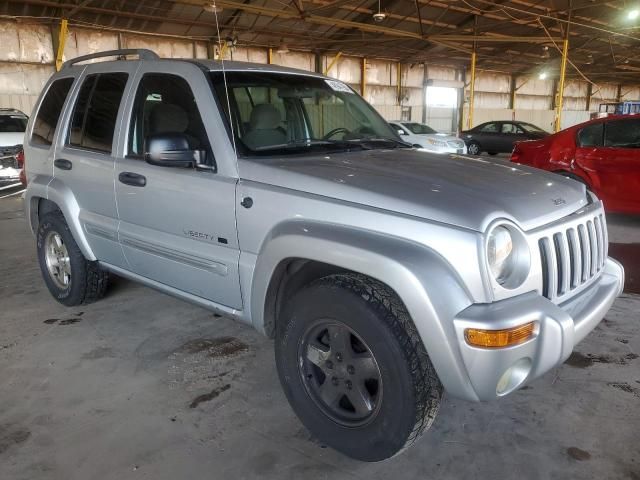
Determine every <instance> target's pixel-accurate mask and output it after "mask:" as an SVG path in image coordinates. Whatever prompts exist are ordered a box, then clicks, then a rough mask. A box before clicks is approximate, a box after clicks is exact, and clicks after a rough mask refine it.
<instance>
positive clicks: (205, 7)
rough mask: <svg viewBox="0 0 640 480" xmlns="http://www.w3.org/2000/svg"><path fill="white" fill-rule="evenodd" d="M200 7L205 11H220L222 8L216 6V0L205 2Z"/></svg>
mask: <svg viewBox="0 0 640 480" xmlns="http://www.w3.org/2000/svg"><path fill="white" fill-rule="evenodd" d="M202 9H203V10H204V11H205V12H209V13H222V11H223V10H224V9H223V8H222V7H219V6H217V5H216V2H208V3H205V4H204V5H203V6H202Z"/></svg>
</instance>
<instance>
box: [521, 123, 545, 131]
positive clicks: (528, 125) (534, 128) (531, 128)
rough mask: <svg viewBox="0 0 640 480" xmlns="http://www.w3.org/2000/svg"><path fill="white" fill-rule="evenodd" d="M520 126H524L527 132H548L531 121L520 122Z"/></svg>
mask: <svg viewBox="0 0 640 480" xmlns="http://www.w3.org/2000/svg"><path fill="white" fill-rule="evenodd" d="M520 126H521V127H522V128H524V129H525V130H526V131H527V132H538V133H548V132H546V131H545V130H543V129H541V128H540V127H537V126H535V125H534V124H533V123H526V122H521V123H520Z"/></svg>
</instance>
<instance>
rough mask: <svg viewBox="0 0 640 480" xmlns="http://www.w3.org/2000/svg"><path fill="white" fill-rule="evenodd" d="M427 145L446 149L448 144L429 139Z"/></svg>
mask: <svg viewBox="0 0 640 480" xmlns="http://www.w3.org/2000/svg"><path fill="white" fill-rule="evenodd" d="M427 143H428V144H429V145H433V146H434V147H446V146H447V142H445V141H443V140H436V139H435V138H427Z"/></svg>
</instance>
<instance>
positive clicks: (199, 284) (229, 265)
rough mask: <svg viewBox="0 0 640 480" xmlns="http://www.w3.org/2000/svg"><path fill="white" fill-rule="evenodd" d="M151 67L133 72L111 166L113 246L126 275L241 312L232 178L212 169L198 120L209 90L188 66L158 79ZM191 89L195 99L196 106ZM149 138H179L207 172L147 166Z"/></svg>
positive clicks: (207, 109) (207, 111)
mask: <svg viewBox="0 0 640 480" xmlns="http://www.w3.org/2000/svg"><path fill="white" fill-rule="evenodd" d="M158 63H159V62H154V63H151V62H148V63H144V64H142V65H141V67H140V70H139V71H138V79H139V84H138V86H137V90H136V93H135V96H134V97H133V99H132V102H131V115H130V119H129V122H128V125H129V126H128V131H127V132H126V133H125V134H124V136H126V143H125V148H124V151H123V155H122V157H119V158H117V160H116V169H115V178H116V182H115V184H116V199H117V202H118V211H119V216H120V227H119V239H120V244H121V245H122V249H123V251H124V254H125V257H126V260H127V261H128V263H129V269H130V270H131V271H133V272H134V273H136V274H138V275H141V276H143V277H146V278H148V279H151V280H155V281H157V282H160V283H162V284H164V285H168V286H171V287H174V288H176V289H178V290H181V291H184V292H187V293H190V294H192V295H196V296H198V297H201V298H204V299H208V300H211V301H213V302H216V303H219V304H222V305H225V306H227V307H231V308H241V307H242V299H241V295H240V284H239V275H238V260H239V248H238V237H237V233H236V223H235V189H236V183H237V179H236V178H232V177H229V176H225V175H223V174H221V173H220V172H218V171H217V170H216V167H215V165H216V163H215V156H214V154H215V151H216V148H215V145H211V143H210V141H209V138H214V136H213V134H212V132H209V134H208V133H207V127H205V123H204V122H203V118H207V115H209V116H210V115H211V114H212V113H211V112H212V110H214V109H215V108H216V104H215V101H214V99H213V96H212V92H211V89H210V88H209V86H208V83H207V81H206V78H205V77H204V74H203V73H202V72H201V71H200V70H199V69H198V68H197V67H195V66H194V65H190V64H175V65H174V66H173V67H172V68H171V71H172V73H171V74H166V73H160V71H158V70H154V68H158V66H159V67H160V68H161V69H162V70H164V71H166V67H164V66H163V65H158ZM187 79H189V80H187ZM194 91H197V92H200V93H202V95H199V96H198V98H199V102H196V100H195V98H194ZM205 93H206V95H205ZM207 124H209V128H212V127H211V125H210V124H211V122H207ZM150 135H156V136H161V135H178V136H181V137H182V138H186V139H187V141H188V143H189V146H190V149H193V150H199V151H201V152H203V154H204V155H205V156H206V162H205V167H206V166H209V167H210V169H209V170H206V169H195V168H183V167H165V166H157V165H151V164H149V163H147V162H146V161H145V158H144V153H145V140H146V139H148V138H149V136H150Z"/></svg>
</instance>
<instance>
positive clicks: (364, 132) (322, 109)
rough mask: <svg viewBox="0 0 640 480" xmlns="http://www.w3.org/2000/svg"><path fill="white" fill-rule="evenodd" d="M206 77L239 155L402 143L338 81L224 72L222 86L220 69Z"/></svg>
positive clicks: (394, 133) (367, 147) (273, 74)
mask: <svg viewBox="0 0 640 480" xmlns="http://www.w3.org/2000/svg"><path fill="white" fill-rule="evenodd" d="M211 79H212V82H213V86H214V90H215V93H216V95H217V97H218V100H219V104H220V106H221V107H222V109H223V110H224V114H225V117H226V119H227V121H228V120H229V119H230V120H231V122H230V123H231V125H232V126H233V135H234V137H235V143H236V145H237V146H238V150H239V152H240V153H241V154H242V155H245V156H259V155H275V154H278V155H282V154H293V153H297V154H300V153H306V152H313V151H318V150H325V151H326V150H332V151H335V150H352V149H371V148H394V147H404V146H405V144H404V143H403V142H400V140H399V137H398V134H397V133H396V131H395V130H394V127H392V126H391V125H389V124H388V123H387V122H386V121H385V120H384V119H383V118H382V117H381V116H380V115H379V114H378V113H377V112H376V111H375V110H374V109H373V107H371V106H370V105H369V104H368V103H367V102H365V101H364V100H363V99H362V97H360V96H359V95H357V94H356V93H355V92H354V91H353V90H352V89H351V88H350V87H348V86H347V85H345V84H344V83H342V82H339V81H335V80H326V79H323V78H318V77H312V76H305V75H291V74H282V73H266V72H237V71H236V72H227V73H226V85H227V88H226V89H225V79H224V78H223V76H222V73H221V72H213V73H212V74H211ZM227 91H228V92H229V98H228V99H227V95H226V92H227ZM228 105H229V106H230V108H231V111H230V112H229V111H228Z"/></svg>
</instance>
